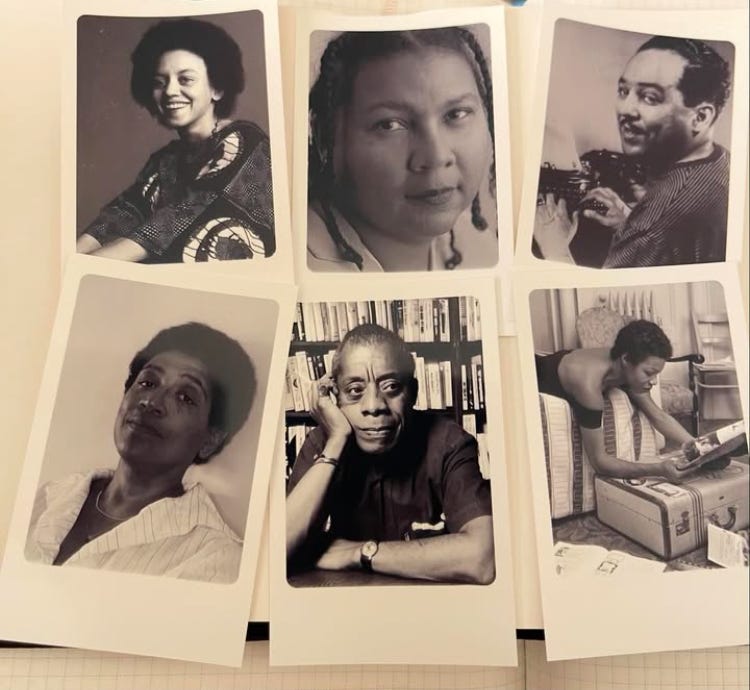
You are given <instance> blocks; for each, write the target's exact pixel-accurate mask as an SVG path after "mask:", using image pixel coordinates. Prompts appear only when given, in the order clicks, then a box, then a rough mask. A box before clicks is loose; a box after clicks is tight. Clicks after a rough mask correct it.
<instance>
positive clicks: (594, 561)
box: [0, 0, 750, 666]
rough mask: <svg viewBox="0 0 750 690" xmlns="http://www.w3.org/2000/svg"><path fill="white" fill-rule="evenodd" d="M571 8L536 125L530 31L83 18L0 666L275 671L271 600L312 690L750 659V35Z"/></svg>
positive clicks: (403, 19) (295, 14)
mask: <svg viewBox="0 0 750 690" xmlns="http://www.w3.org/2000/svg"><path fill="white" fill-rule="evenodd" d="M198 9H200V10H201V13H197V10H198ZM537 9H538V8H531V7H530V8H528V12H529V13H531V12H532V11H533V12H534V14H527V15H526V16H533V17H536V18H537V19H538V20H539V23H538V24H537V25H535V26H534V27H531V26H529V25H526V26H525V33H523V36H527V37H528V36H530V35H531V33H533V34H534V35H535V36H536V38H535V39H534V40H535V41H536V42H537V44H538V46H539V51H538V60H537V65H536V69H537V76H536V79H535V81H533V80H530V81H533V83H535V85H536V87H537V88H536V91H535V96H534V99H533V101H531V100H529V99H527V94H528V93H529V89H530V87H531V84H530V83H528V84H523V85H520V84H518V83H516V84H515V87H514V88H513V89H511V88H510V87H509V84H511V83H513V79H512V78H511V75H513V74H514V71H513V70H514V68H513V66H512V65H509V64H507V54H508V45H507V44H506V34H507V35H508V37H510V36H513V37H514V39H518V36H517V35H515V34H514V33H513V32H514V31H515V30H519V31H520V26H521V23H519V22H518V18H519V15H518V14H515V15H514V14H513V13H519V12H526V11H527V10H525V9H524V10H521V9H513V10H510V9H508V8H503V7H476V8H463V7H462V8H460V9H458V8H457V9H444V10H434V11H429V12H420V13H415V14H396V13H390V14H388V15H385V16H378V17H374V16H356V15H353V14H352V15H336V14H331V13H326V12H317V11H313V10H309V9H302V8H296V7H295V8H283V11H282V12H281V17H280V16H279V14H280V13H279V8H277V6H276V3H274V2H272V1H271V0H253V1H252V2H251V3H250V4H249V5H248V3H247V2H240V1H239V0H217V1H216V2H214V3H212V4H211V7H210V8H208V7H205V8H204V7H201V8H198V7H197V6H196V5H195V4H194V3H192V2H189V0H169V2H166V3H163V4H162V5H160V7H159V8H158V12H157V10H156V9H155V8H154V7H153V5H152V4H148V3H145V2H143V1H142V0H139V1H138V2H135V3H132V2H131V3H127V4H124V3H121V2H119V1H118V2H117V3H114V4H110V5H108V6H107V8H106V11H107V14H106V15H105V14H102V7H101V4H96V3H93V2H92V1H91V0H75V1H74V2H71V3H68V4H67V5H66V7H65V12H64V18H63V28H64V34H63V38H64V60H63V79H64V87H66V88H64V89H63V93H64V97H63V103H62V125H63V132H64V135H63V139H62V142H63V145H62V166H63V184H62V204H61V227H60V232H61V262H62V265H63V266H64V269H65V280H64V284H63V286H62V289H61V292H60V300H59V305H58V311H57V316H56V320H55V324H54V328H53V331H52V337H51V342H50V348H49V354H48V359H47V364H46V367H45V370H44V375H43V379H42V384H41V388H40V394H39V399H38V404H37V408H36V413H35V417H34V422H33V426H32V429H31V434H30V441H29V446H28V451H27V455H26V459H25V462H24V465H23V470H22V473H21V481H20V485H19V490H18V494H17V499H16V504H15V508H14V511H13V516H12V520H11V524H10V528H9V532H8V541H7V548H6V552H5V555H4V560H3V562H2V570H1V571H0V609H2V610H3V617H2V621H0V639H9V640H10V639H12V640H19V641H26V642H36V643H42V644H52V645H68V646H80V647H87V648H92V649H100V650H106V651H117V652H124V653H130V654H143V655H155V656H164V657H169V658H175V659H185V660H191V661H200V662H209V663H216V664H227V665H235V666H237V665H239V664H240V663H241V661H242V652H243V649H244V642H245V631H246V625H247V621H248V607H249V604H250V601H251V600H252V601H253V602H254V605H253V611H254V612H255V613H254V615H256V616H258V615H259V619H260V620H263V619H266V620H270V621H271V627H270V632H271V662H272V663H273V664H278V665H301V664H310V665H315V664H363V663H367V664H408V663H416V664H440V665H446V664H450V665H456V664H466V665H495V666H513V665H515V664H517V661H518V659H517V643H516V634H517V628H537V629H540V628H542V627H543V628H544V634H545V638H546V646H547V657H548V659H550V660H554V659H567V658H577V657H586V656H603V655H614V654H626V653H636V652H647V651H660V650H671V649H686V648H691V647H712V646H725V645H733V644H742V643H745V644H746V643H747V641H748V640H747V629H746V621H743V617H742V616H738V615H737V611H738V610H741V611H745V610H747V606H748V603H749V602H748V565H747V551H748V549H747V544H748V528H749V527H750V514H749V513H750V496H749V493H748V475H749V467H750V465H749V464H748V449H747V437H746V421H747V409H748V408H747V405H748V399H747V380H748V371H747V365H748V352H747V341H748V338H747V329H746V325H745V322H744V314H743V310H742V293H741V286H740V283H739V281H738V276H737V266H738V264H739V261H740V258H741V245H742V239H743V227H744V226H743V211H744V208H745V207H744V206H743V203H744V201H745V196H746V192H747V189H746V188H747V179H746V161H747V139H748V134H747V131H746V127H745V126H744V123H746V122H747V119H748V104H747V102H746V99H744V98H742V97H741V95H742V94H744V93H747V89H748V69H747V62H748V59H747V58H748V39H747V36H746V35H744V34H743V32H742V29H741V27H742V26H743V19H744V20H746V19H747V11H740V10H737V11H734V10H722V11H718V10H717V11H709V10H705V11H701V12H696V13H693V14H690V15H687V14H685V15H683V14H679V15H678V14H676V13H675V12H667V11H658V10H653V11H649V12H648V13H635V12H634V11H628V10H603V9H590V8H587V9H586V11H582V10H580V9H577V8H575V7H574V6H570V5H565V4H563V3H551V4H549V5H548V6H545V8H544V11H543V12H541V11H540V12H537ZM204 11H205V12H206V13H203V12H204ZM511 17H513V19H512V20H511ZM280 18H281V23H280V21H279V20H280ZM280 27H281V30H280ZM532 29H533V31H532ZM280 34H281V35H280ZM519 35H520V34H519ZM508 43H512V41H511V40H510V38H509V39H508ZM594 55H595V56H596V59H595V60H593V59H592V56H594ZM282 63H283V64H282ZM519 71H521V70H519V69H516V71H515V76H516V77H517V76H518V73H519ZM528 71H529V70H528V69H525V72H528ZM282 77H283V80H282ZM516 81H518V80H516ZM282 84H283V89H284V94H283V95H284V98H283V99H282ZM521 86H522V88H521ZM520 91H523V94H522V93H520ZM509 92H510V93H509ZM514 99H515V100H514ZM524 99H526V100H524ZM282 100H283V101H284V105H285V106H286V107H283V105H282ZM522 101H523V102H524V103H525V104H526V105H525V106H523V108H527V109H528V110H529V112H530V117H528V118H527V119H526V121H524V122H523V128H524V132H523V141H524V146H523V148H521V144H520V143H519V142H520V141H521V135H520V134H519V133H517V132H515V131H514V130H512V129H511V122H513V123H514V124H515V123H518V122H519V117H518V112H514V111H518V110H521V109H522V105H523V104H522ZM511 149H513V156H512V157H511ZM287 151H288V152H289V154H290V155H289V156H287ZM512 161H513V162H514V164H512ZM521 162H522V163H521ZM289 163H291V165H289ZM521 165H522V166H523V167H524V169H523V170H520V167H521ZM514 180H515V187H514V184H513V181H514ZM290 182H291V186H290V184H289V183H290ZM519 182H521V183H522V184H519ZM514 191H515V194H514ZM514 207H515V208H514ZM514 210H515V213H514ZM514 244H515V252H514V249H513V248H514ZM153 264H160V265H153ZM745 298H746V294H745ZM264 525H265V528H264ZM264 542H267V549H262V548H261V544H262V543H264ZM535 558H537V559H538V563H537V562H535V561H534V559H535ZM537 572H538V587H539V589H538V590H537V589H536V587H537ZM514 581H515V584H514ZM539 599H541V606H540V604H539ZM698 610H700V616H699V619H700V624H699V625H696V624H695V623H694V621H695V620H696V611H698ZM258 611H260V614H258ZM256 619H257V618H256ZM542 621H543V622H542ZM691 623H692V624H691ZM603 629H606V630H607V634H604V635H603V634H602V630H603Z"/></svg>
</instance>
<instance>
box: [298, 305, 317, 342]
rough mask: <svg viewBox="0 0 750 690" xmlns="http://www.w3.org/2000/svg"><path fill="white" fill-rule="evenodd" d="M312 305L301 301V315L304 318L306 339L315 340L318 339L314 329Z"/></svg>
mask: <svg viewBox="0 0 750 690" xmlns="http://www.w3.org/2000/svg"><path fill="white" fill-rule="evenodd" d="M312 307H313V305H312V304H311V303H310V302H302V315H303V317H304V320H305V329H306V330H307V341H308V342H315V341H316V340H320V337H319V336H318V333H317V331H316V330H315V316H314V315H313V308H312Z"/></svg>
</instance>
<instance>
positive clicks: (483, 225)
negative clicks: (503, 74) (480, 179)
mask: <svg viewBox="0 0 750 690" xmlns="http://www.w3.org/2000/svg"><path fill="white" fill-rule="evenodd" d="M457 31H459V32H460V33H461V36H462V39H463V41H464V43H465V44H466V45H467V47H468V48H469V50H470V51H471V57H472V58H473V60H474V63H475V64H476V66H477V67H478V68H479V76H480V78H479V79H477V80H476V81H477V86H479V93H480V95H481V97H482V104H483V105H484V111H485V113H486V115H487V127H488V129H489V131H490V139H491V140H492V159H491V161H490V179H489V191H490V194H491V195H492V196H493V197H494V196H495V116H494V108H493V94H492V76H491V75H490V69H489V66H488V65H487V59H486V58H485V56H484V51H483V50H482V46H480V45H479V41H477V38H476V36H475V35H474V34H473V33H472V32H471V31H469V30H468V29H464V28H461V27H458V28H457ZM471 224H472V225H473V226H474V227H475V228H476V229H477V230H486V229H487V227H488V225H487V221H486V220H485V218H484V216H483V215H482V208H481V205H480V201H479V194H477V195H476V196H475V197H474V199H473V200H472V202H471Z"/></svg>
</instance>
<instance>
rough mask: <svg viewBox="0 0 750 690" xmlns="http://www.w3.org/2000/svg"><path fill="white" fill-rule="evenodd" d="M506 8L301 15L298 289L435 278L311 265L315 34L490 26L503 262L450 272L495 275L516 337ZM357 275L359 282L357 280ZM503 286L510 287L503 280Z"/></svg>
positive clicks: (504, 328) (296, 146) (504, 326)
mask: <svg viewBox="0 0 750 690" xmlns="http://www.w3.org/2000/svg"><path fill="white" fill-rule="evenodd" d="M505 21H506V19H505V8H503V7H471V8H466V9H463V8H454V9H441V10H432V11H425V12H417V13H413V14H401V15H382V16H381V15H378V16H356V15H339V14H333V13H330V12H322V11H311V10H309V11H303V10H301V11H299V12H298V13H296V24H295V42H296V50H295V66H294V112H293V118H294V121H293V125H292V131H293V140H292V142H293V143H292V151H293V157H292V158H293V163H292V190H293V192H292V223H293V227H294V228H295V233H294V257H295V267H296V278H297V282H298V284H299V285H301V286H302V285H314V284H316V283H317V282H318V281H320V280H322V279H326V280H340V281H347V282H351V281H352V280H365V281H367V282H370V281H377V280H383V281H392V280H394V279H399V280H401V279H405V280H413V279H416V278H421V277H422V276H425V275H430V274H429V273H425V272H416V271H408V272H403V273H383V274H377V273H367V274H361V275H360V274H352V273H342V274H336V273H328V272H318V271H311V270H310V269H309V268H308V266H307V168H308V160H307V142H308V109H309V106H308V104H309V95H310V86H311V84H310V36H311V34H312V33H313V32H314V31H372V30H373V27H377V30H378V31H398V30H409V29H428V28H438V27H450V26H470V25H473V24H486V25H487V27H488V29H489V35H490V55H491V59H490V63H491V68H492V69H491V71H492V91H493V99H494V104H493V105H494V109H493V110H494V128H495V151H494V154H495V200H496V203H497V223H498V239H497V242H498V262H497V264H495V266H494V267H491V268H475V269H467V270H459V271H456V272H454V273H453V274H451V279H452V278H453V276H454V275H460V276H462V277H463V276H476V277H480V276H481V277H484V276H490V277H493V278H495V279H496V280H497V283H498V295H499V298H498V328H499V331H498V333H499V334H500V335H513V334H514V333H515V330H514V326H513V315H512V305H511V301H512V300H511V296H510V295H511V292H510V290H507V289H501V281H503V276H507V275H508V274H509V272H510V268H511V266H512V265H513V237H514V231H513V230H514V226H513V223H514V215H513V191H512V184H511V178H512V170H511V158H510V147H511V144H510V121H509V114H508V112H509V110H508V109H509V105H508V103H509V101H508V68H507V48H506V29H505ZM355 275H356V276H357V277H356V278H354V276H355ZM443 275H446V274H443ZM502 287H505V282H504V281H503V285H502Z"/></svg>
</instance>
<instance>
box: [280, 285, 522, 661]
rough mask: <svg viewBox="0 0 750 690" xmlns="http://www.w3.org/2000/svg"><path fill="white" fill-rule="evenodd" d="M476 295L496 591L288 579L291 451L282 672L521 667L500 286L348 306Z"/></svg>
mask: <svg viewBox="0 0 750 690" xmlns="http://www.w3.org/2000/svg"><path fill="white" fill-rule="evenodd" d="M458 295H474V296H475V297H477V298H478V299H479V300H480V310H481V315H482V316H481V318H482V353H483V369H484V372H485V392H486V410H487V427H488V428H487V433H488V448H489V455H490V466H491V472H492V475H491V493H492V503H493V525H494V539H495V563H496V578H495V580H494V582H493V583H492V584H489V585H456V584H420V583H419V581H415V584H409V585H394V586H386V587H383V586H359V587H352V586H349V587H346V586H338V587H314V588H300V587H297V588H295V587H292V586H290V585H289V584H288V582H287V579H286V549H285V543H286V537H285V531H286V527H285V525H286V519H285V515H286V511H285V496H284V494H285V491H284V471H283V470H284V467H283V465H284V463H283V450H282V449H283V445H282V446H279V447H277V464H276V465H275V467H274V471H273V480H272V485H271V529H270V542H271V553H270V556H271V611H272V617H273V624H272V625H271V636H272V637H271V650H272V651H271V654H272V656H271V660H272V663H273V664H280V665H290V664H334V663H368V664H377V663H382V664H386V663H387V664H405V663H418V664H487V665H493V666H494V665H497V666H508V665H514V664H515V663H516V645H515V622H514V619H515V616H514V609H515V603H514V600H513V568H512V564H511V551H510V548H511V547H510V530H509V510H508V494H507V486H508V485H507V479H506V466H507V460H506V454H505V452H504V437H505V433H506V431H505V428H506V427H505V425H504V423H503V417H502V413H501V396H500V389H501V382H500V371H499V362H498V357H497V339H496V337H495V335H494V334H495V333H496V332H497V330H496V329H497V323H496V321H495V313H496V310H495V308H496V305H495V300H494V289H493V283H492V281H489V280H486V279H485V280H479V279H473V280H461V279H459V278H456V279H455V280H454V281H452V282H451V284H450V286H446V285H445V283H443V282H442V281H441V280H439V279H436V278H435V277H433V276H425V277H422V278H421V279H420V281H419V282H415V281H406V280H401V281H398V282H395V281H393V283H392V284H391V285H388V286H385V285H376V286H372V285H371V286H366V285H364V284H357V285H351V286H350V287H348V289H347V292H346V297H347V299H348V300H371V299H408V298H417V297H425V298H431V297H452V296H458ZM340 296H341V292H340V285H339V284H338V283H337V282H334V281H326V282H323V281H319V282H318V284H317V285H316V286H315V287H312V286H310V287H308V288H306V289H304V290H302V291H301V294H300V301H302V302H305V301H309V302H318V301H331V300H334V301H335V300H336V299H338V298H340Z"/></svg>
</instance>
